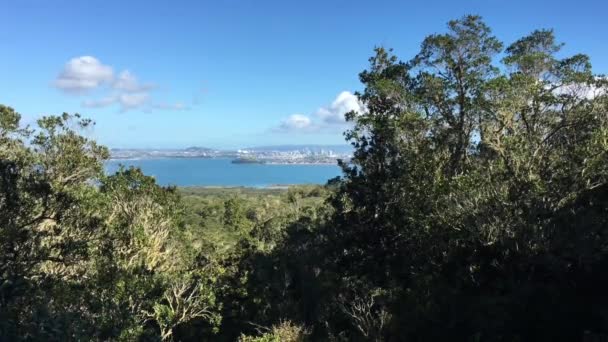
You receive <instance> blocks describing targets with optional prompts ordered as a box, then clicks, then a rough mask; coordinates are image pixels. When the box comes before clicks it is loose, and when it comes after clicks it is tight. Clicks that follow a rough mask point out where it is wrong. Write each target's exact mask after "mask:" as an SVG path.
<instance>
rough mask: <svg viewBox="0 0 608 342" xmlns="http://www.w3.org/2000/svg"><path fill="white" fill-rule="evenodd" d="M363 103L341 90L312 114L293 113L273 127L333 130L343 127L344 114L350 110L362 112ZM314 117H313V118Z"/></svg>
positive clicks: (286, 130) (299, 129)
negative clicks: (328, 103) (326, 104)
mask: <svg viewBox="0 0 608 342" xmlns="http://www.w3.org/2000/svg"><path fill="white" fill-rule="evenodd" d="M363 109H364V107H363V105H361V103H360V102H359V99H358V98H357V96H355V95H354V94H353V93H351V92H349V91H343V92H341V93H340V94H338V96H337V97H336V98H335V99H334V101H333V102H332V103H331V104H330V105H328V106H325V107H321V108H319V109H318V110H317V111H316V112H315V113H314V114H313V115H311V116H306V115H302V114H293V115H291V116H289V117H288V118H287V119H285V120H283V121H281V123H280V124H279V126H278V127H277V128H275V131H276V132H305V133H310V132H318V131H335V130H342V129H344V128H345V124H346V120H345V119H344V114H346V113H348V112H350V111H353V110H354V111H356V112H359V113H360V112H362V111H363ZM313 118H314V119H313Z"/></svg>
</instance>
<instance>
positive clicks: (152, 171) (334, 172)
mask: <svg viewBox="0 0 608 342" xmlns="http://www.w3.org/2000/svg"><path fill="white" fill-rule="evenodd" d="M121 164H122V165H124V166H127V167H128V166H137V167H139V168H141V169H142V170H143V171H144V173H145V174H147V175H149V176H154V177H155V178H156V181H157V182H158V183H159V184H161V185H177V186H247V187H267V186H272V185H286V184H325V183H326V182H327V180H328V179H330V178H334V177H336V176H339V175H340V174H341V172H340V168H339V167H338V166H337V165H317V164H315V165H275V164H233V163H231V159H208V158H173V159H171V158H169V159H140V160H126V159H125V160H110V161H108V162H106V172H108V173H113V172H115V171H116V170H117V169H118V167H119V165H121Z"/></svg>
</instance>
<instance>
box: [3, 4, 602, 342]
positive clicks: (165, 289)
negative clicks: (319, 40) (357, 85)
mask: <svg viewBox="0 0 608 342" xmlns="http://www.w3.org/2000/svg"><path fill="white" fill-rule="evenodd" d="M448 28H449V30H448V32H447V33H445V34H437V35H432V36H429V37H427V38H426V39H425V40H424V42H423V44H422V47H421V50H420V52H419V53H418V54H417V55H415V56H414V58H412V59H411V60H409V61H407V62H401V61H399V59H398V58H397V57H396V56H393V55H392V54H391V52H390V50H385V49H383V48H378V49H376V54H375V55H374V56H373V57H372V58H371V59H370V62H371V65H370V67H369V69H368V70H366V71H364V72H362V73H361V75H360V78H361V81H362V82H363V84H364V86H365V90H364V91H363V92H362V93H361V94H359V97H360V99H361V101H362V102H363V103H364V104H365V106H366V108H367V111H366V112H365V113H360V114H359V115H357V114H355V113H350V114H349V115H348V119H349V120H350V121H351V122H352V123H353V128H352V129H351V130H349V131H348V132H346V138H347V139H348V140H349V141H350V142H352V144H353V146H354V147H355V151H356V152H355V155H354V158H353V159H352V160H351V161H350V163H348V164H343V165H342V168H343V170H344V176H343V178H342V179H337V180H332V181H330V182H329V183H328V185H327V186H325V187H294V188H290V189H289V190H272V191H269V192H264V191H260V190H247V189H228V190H224V189H183V190H181V191H178V190H176V189H173V188H162V187H159V186H157V185H156V184H155V183H154V180H153V179H152V178H149V177H146V176H145V175H143V174H142V173H141V171H139V170H136V169H129V170H121V171H119V172H117V173H116V174H114V175H110V176H105V175H104V174H103V172H102V162H103V160H104V159H105V158H107V155H108V153H107V150H106V149H105V148H103V147H100V146H98V145H96V144H95V143H94V142H92V141H89V140H87V139H85V138H83V137H81V136H80V135H78V134H77V130H78V129H79V128H82V127H86V126H87V125H89V124H90V122H89V121H86V120H81V119H80V118H79V117H77V116H76V117H71V116H69V115H63V116H61V117H47V118H43V119H41V120H40V122H39V126H40V128H39V129H38V130H37V132H32V131H30V130H29V129H21V128H19V127H20V126H19V115H18V114H17V113H15V112H14V111H13V110H12V109H11V108H8V107H0V156H1V165H0V166H1V168H0V189H1V190H0V205H1V206H2V207H1V211H0V229H1V230H0V333H1V334H2V337H3V338H4V339H7V340H17V339H26V340H45V341H47V340H48V341H50V340H161V339H164V340H170V339H173V340H183V341H199V340H209V341H211V340H213V341H234V340H238V339H240V340H242V341H305V340H311V341H406V340H411V341H444V340H456V341H539V340H563V341H577V340H600V339H601V338H605V337H606V336H607V334H608V310H607V309H606V308H608V295H607V294H606V289H607V288H608V273H607V271H606V270H607V267H608V254H607V253H608V230H607V229H608V183H607V181H608V179H607V178H608V112H607V109H608V96H607V95H606V94H607V93H606V90H607V89H608V86H607V84H606V79H605V78H603V77H599V76H597V75H594V74H593V72H592V70H591V65H590V63H589V59H588V58H587V57H586V56H585V55H574V56H565V57H563V56H560V57H558V56H559V54H558V52H559V50H560V46H561V45H560V44H559V43H557V42H556V41H555V39H554V37H553V33H552V32H551V31H547V30H541V31H535V32H532V33H531V34H530V35H529V36H526V37H523V38H522V39H520V40H518V41H516V42H514V43H512V44H511V45H509V46H507V47H506V48H503V44H502V43H501V42H499V41H498V40H497V39H496V38H495V37H493V36H492V33H491V31H490V29H489V28H488V27H487V26H486V25H485V24H484V23H483V22H482V21H481V19H480V18H478V17H475V16H469V17H464V18H462V19H461V20H457V21H453V22H450V23H449V25H448Z"/></svg>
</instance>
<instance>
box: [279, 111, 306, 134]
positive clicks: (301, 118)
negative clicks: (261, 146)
mask: <svg viewBox="0 0 608 342" xmlns="http://www.w3.org/2000/svg"><path fill="white" fill-rule="evenodd" d="M311 128H312V120H311V119H310V118H309V117H308V116H306V115H302V114H293V115H290V116H289V117H288V118H287V119H285V120H283V121H282V122H281V124H280V125H279V129H280V130H283V131H293V130H307V129H311Z"/></svg>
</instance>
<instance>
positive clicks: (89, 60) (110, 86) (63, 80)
mask: <svg viewBox="0 0 608 342" xmlns="http://www.w3.org/2000/svg"><path fill="white" fill-rule="evenodd" d="M102 85H107V87H103V90H102V92H103V93H105V96H103V97H101V98H99V99H90V98H89V99H87V100H85V101H83V102H82V106H83V107H88V108H103V107H109V106H114V105H116V106H119V107H120V111H121V112H126V111H129V110H135V109H142V110H144V111H149V110H151V109H159V110H174V111H175V110H188V109H189V107H187V106H185V105H184V104H182V103H180V102H177V103H174V104H169V103H158V104H151V102H152V101H151V91H152V90H153V89H154V88H155V85H154V84H151V83H141V82H140V81H139V80H138V78H137V77H136V76H135V75H134V74H133V73H132V72H131V71H129V70H123V71H122V72H120V73H119V74H118V75H117V76H115V75H114V69H113V68H112V67H111V66H109V65H104V64H103V63H101V62H100V61H99V60H98V59H97V58H95V57H92V56H81V57H75V58H72V59H70V60H69V61H68V62H67V63H66V64H65V66H64V67H63V69H62V70H61V72H60V73H59V75H58V76H57V78H56V79H55V81H54V86H55V87H57V88H59V89H61V90H63V91H65V92H67V93H72V94H86V93H87V92H88V91H90V90H94V89H97V88H100V87H101V86H102Z"/></svg>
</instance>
